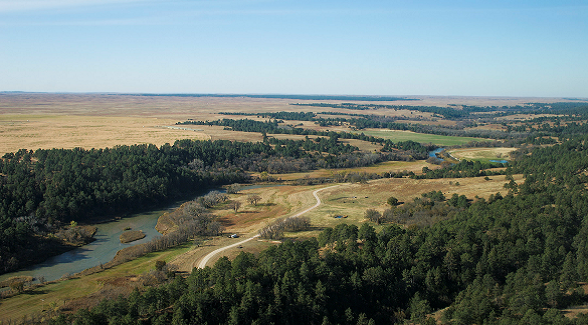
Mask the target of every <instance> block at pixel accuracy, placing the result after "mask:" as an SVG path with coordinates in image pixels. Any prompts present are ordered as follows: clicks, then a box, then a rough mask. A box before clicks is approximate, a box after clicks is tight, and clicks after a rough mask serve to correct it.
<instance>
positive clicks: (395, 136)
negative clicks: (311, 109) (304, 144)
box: [355, 129, 488, 146]
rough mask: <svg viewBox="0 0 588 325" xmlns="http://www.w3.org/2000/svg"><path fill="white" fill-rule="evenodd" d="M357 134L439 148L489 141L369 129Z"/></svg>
mask: <svg viewBox="0 0 588 325" xmlns="http://www.w3.org/2000/svg"><path fill="white" fill-rule="evenodd" d="M355 133H358V134H359V133H363V134H365V135H371V136H374V137H378V138H384V139H390V140H392V141H394V142H398V141H408V140H412V141H416V142H420V143H432V144H434V145H437V146H455V145H461V144H466V143H468V142H472V141H488V139H483V138H471V137H454V136H445V135H435V134H422V133H415V132H411V131H396V130H374V129H369V130H365V131H357V132H355Z"/></svg>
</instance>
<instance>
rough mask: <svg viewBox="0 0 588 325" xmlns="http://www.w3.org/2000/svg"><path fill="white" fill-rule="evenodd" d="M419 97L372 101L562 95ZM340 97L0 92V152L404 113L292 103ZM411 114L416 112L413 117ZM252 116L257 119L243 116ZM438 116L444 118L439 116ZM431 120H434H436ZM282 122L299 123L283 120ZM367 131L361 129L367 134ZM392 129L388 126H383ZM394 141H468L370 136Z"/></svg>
mask: <svg viewBox="0 0 588 325" xmlns="http://www.w3.org/2000/svg"><path fill="white" fill-rule="evenodd" d="M410 97H411V98H419V99H421V100H419V101H395V102H378V104H390V105H423V106H432V105H436V106H447V105H449V104H464V105H483V106H502V105H520V104H524V103H527V102H561V101H567V100H565V99H563V98H507V97H435V96H410ZM298 102H304V103H311V102H329V103H341V102H343V101H311V100H292V99H266V98H246V97H235V98H228V97H173V96H170V97H156V96H132V95H119V94H43V93H0V154H4V153H7V152H14V151H16V150H18V149H32V150H35V149H38V148H41V149H51V148H74V147H82V148H87V149H89V148H105V147H113V146H116V145H131V144H137V143H139V144H140V143H153V144H155V145H162V144H164V143H173V142H174V141H175V140H177V139H185V138H189V139H210V138H212V139H229V140H250V141H257V140H260V139H261V136H259V135H258V134H255V133H246V132H232V131H227V130H223V128H222V127H216V128H215V127H208V129H205V128H204V127H195V128H194V129H203V130H204V131H203V132H200V131H189V130H188V131H187V130H180V129H173V128H161V126H173V125H174V124H175V123H176V122H179V121H186V120H188V119H196V120H216V119H221V118H242V117H236V116H233V117H231V116H226V115H221V114H219V112H242V113H263V112H277V111H295V112H324V111H332V112H337V113H351V114H375V115H388V116H399V115H403V116H410V115H411V114H410V113H411V112H410V111H407V110H389V109H379V110H368V111H357V110H349V109H333V108H328V107H311V106H293V105H290V104H292V103H298ZM413 117H414V116H413ZM247 118H255V117H247ZM441 122H442V121H441ZM441 122H435V123H441ZM288 123H297V122H296V121H288ZM301 123H303V124H304V125H305V127H309V128H313V129H317V130H318V129H320V130H323V129H324V130H326V129H329V130H334V131H341V130H349V129H348V128H347V127H328V128H326V127H319V126H316V125H314V124H313V123H312V122H310V123H309V122H301ZM367 132H369V131H366V134H367ZM388 133H390V132H388ZM373 135H378V136H383V137H389V138H391V139H396V140H408V139H411V140H415V141H419V142H433V143H436V144H439V145H451V144H458V143H463V142H462V141H465V142H467V141H470V140H471V139H466V138H458V139H453V140H450V139H447V138H446V139H444V138H439V137H436V136H431V137H433V138H430V137H429V136H427V137H421V136H420V135H414V134H413V135H410V136H409V135H407V134H403V135H401V134H394V135H393V136H392V134H388V135H385V134H373Z"/></svg>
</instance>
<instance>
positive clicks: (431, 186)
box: [308, 175, 522, 231]
mask: <svg viewBox="0 0 588 325" xmlns="http://www.w3.org/2000/svg"><path fill="white" fill-rule="evenodd" d="M514 179H515V180H516V181H517V182H520V180H521V179H522V175H515V177H514ZM456 182H459V185H455V183H456ZM506 183H507V181H506V180H505V177H504V176H495V177H491V179H490V180H489V181H486V180H484V178H483V177H475V178H459V179H457V178H456V179H451V178H445V179H424V180H415V179H406V178H388V179H379V180H373V181H370V182H369V183H368V184H349V185H344V186H340V187H336V188H333V189H328V190H325V191H324V192H322V193H321V194H320V196H321V197H322V200H323V205H321V206H320V207H319V208H317V209H316V210H313V211H311V212H309V213H308V216H309V217H311V220H312V224H313V226H315V227H317V229H316V231H318V230H320V229H322V228H323V227H334V226H336V225H337V224H339V223H353V224H357V225H359V224H360V223H362V222H364V221H365V220H364V213H365V210H367V209H370V208H371V209H376V210H379V211H380V212H382V211H384V210H385V209H387V208H389V206H388V205H387V204H386V200H387V199H388V198H389V197H390V196H394V197H396V198H398V200H399V201H400V202H408V201H411V200H412V199H413V198H414V197H418V196H420V195H421V194H422V193H426V192H430V191H442V192H443V193H444V195H445V197H447V198H449V197H451V195H453V194H454V193H456V194H458V195H465V196H467V197H468V199H472V200H474V199H475V197H476V196H478V197H480V198H488V197H489V196H490V195H491V194H496V193H497V192H502V193H503V194H506V193H507V192H508V191H507V190H505V189H504V188H503V186H504V184H506ZM333 215H343V216H348V217H347V218H340V219H336V218H333V217H332V216H333Z"/></svg>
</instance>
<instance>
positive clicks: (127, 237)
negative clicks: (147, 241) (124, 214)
mask: <svg viewBox="0 0 588 325" xmlns="http://www.w3.org/2000/svg"><path fill="white" fill-rule="evenodd" d="M145 236H146V235H145V233H143V231H141V230H128V231H125V232H123V233H122V234H121V235H120V242H121V243H123V244H125V243H130V242H133V241H135V240H139V239H143V238H145Z"/></svg>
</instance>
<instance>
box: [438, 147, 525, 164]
mask: <svg viewBox="0 0 588 325" xmlns="http://www.w3.org/2000/svg"><path fill="white" fill-rule="evenodd" d="M514 150H516V149H515V148H464V149H451V150H449V151H448V152H449V154H451V156H453V157H454V158H456V159H467V160H479V161H484V162H488V161H490V160H502V159H505V160H508V159H509V155H510V153H511V152H513V151H514Z"/></svg>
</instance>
